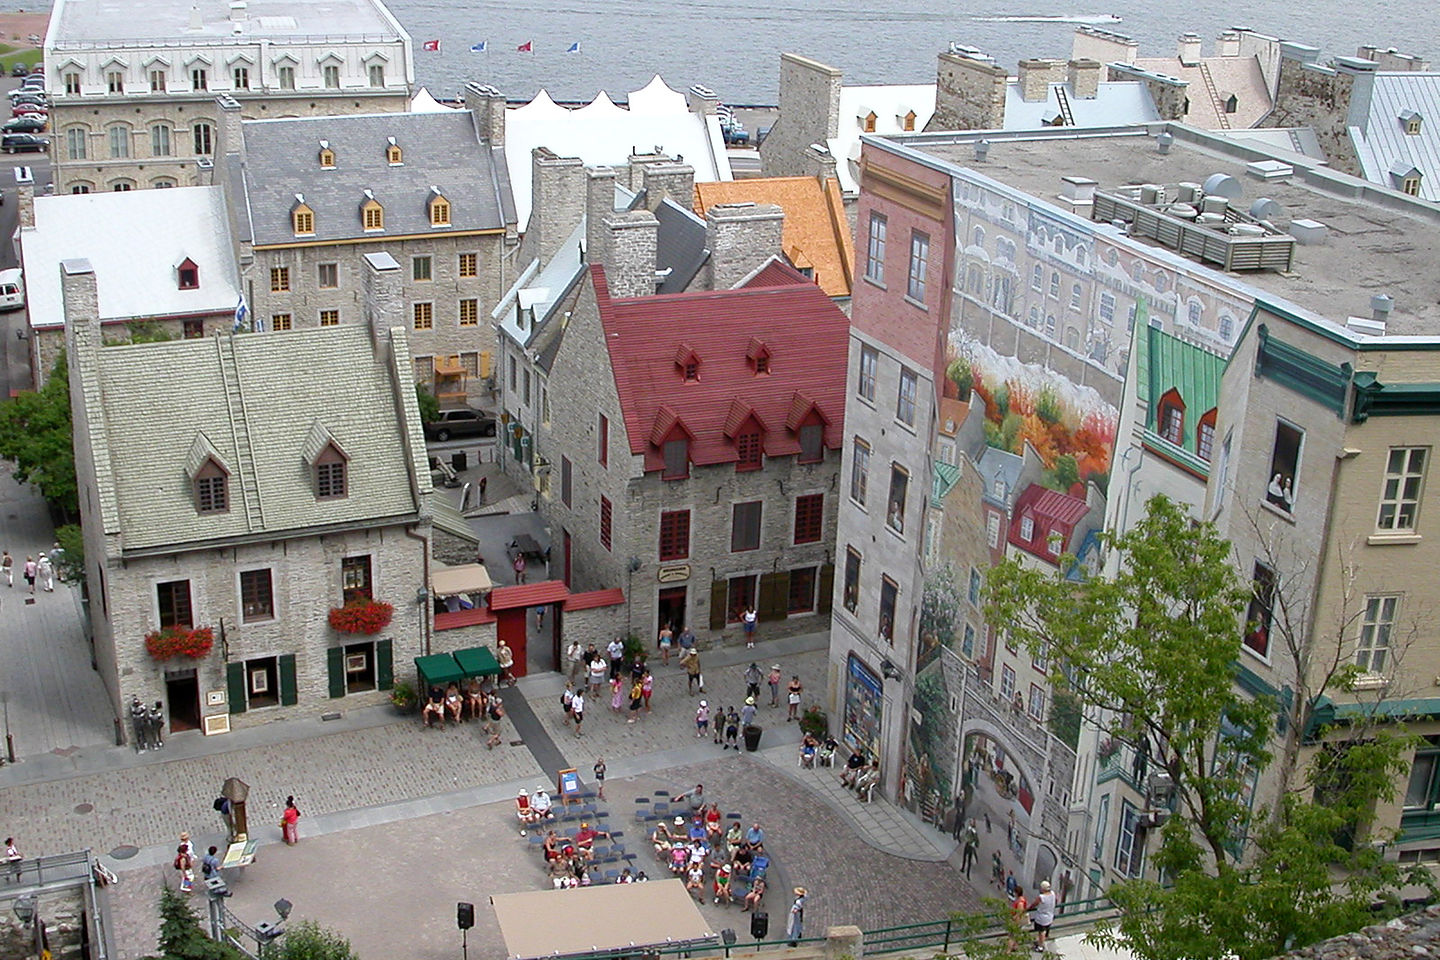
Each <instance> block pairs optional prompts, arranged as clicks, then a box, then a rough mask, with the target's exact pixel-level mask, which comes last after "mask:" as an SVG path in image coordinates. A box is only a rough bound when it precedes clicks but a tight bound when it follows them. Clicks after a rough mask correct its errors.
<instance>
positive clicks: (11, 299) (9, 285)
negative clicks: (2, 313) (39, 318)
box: [0, 267, 25, 310]
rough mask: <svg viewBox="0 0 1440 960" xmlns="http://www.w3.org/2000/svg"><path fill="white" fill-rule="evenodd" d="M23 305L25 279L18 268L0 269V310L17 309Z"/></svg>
mask: <svg viewBox="0 0 1440 960" xmlns="http://www.w3.org/2000/svg"><path fill="white" fill-rule="evenodd" d="M23 306H25V280H24V278H23V277H22V276H21V274H20V268H19V267H14V268H12V269H9V270H0V310H18V309H20V308H21V307H23Z"/></svg>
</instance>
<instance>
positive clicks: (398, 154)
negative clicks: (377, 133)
mask: <svg viewBox="0 0 1440 960" xmlns="http://www.w3.org/2000/svg"><path fill="white" fill-rule="evenodd" d="M385 162H386V163H388V164H390V166H392V167H398V166H399V165H400V164H402V163H404V162H405V152H404V151H403V150H401V149H400V144H398V143H396V142H395V138H394V137H390V138H389V145H388V146H386V147H385Z"/></svg>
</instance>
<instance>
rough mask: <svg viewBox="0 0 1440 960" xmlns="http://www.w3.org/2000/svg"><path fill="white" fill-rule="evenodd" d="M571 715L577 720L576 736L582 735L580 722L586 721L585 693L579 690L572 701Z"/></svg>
mask: <svg viewBox="0 0 1440 960" xmlns="http://www.w3.org/2000/svg"><path fill="white" fill-rule="evenodd" d="M570 717H571V718H572V719H573V720H574V721H575V736H576V737H579V736H580V724H582V723H584V722H585V694H583V693H579V692H577V693H576V694H575V699H573V700H571V701H570Z"/></svg>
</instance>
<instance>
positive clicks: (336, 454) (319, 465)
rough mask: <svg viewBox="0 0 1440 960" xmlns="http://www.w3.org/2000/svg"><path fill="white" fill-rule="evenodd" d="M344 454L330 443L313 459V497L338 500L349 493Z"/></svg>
mask: <svg viewBox="0 0 1440 960" xmlns="http://www.w3.org/2000/svg"><path fill="white" fill-rule="evenodd" d="M346 466H347V462H346V460H345V454H343V453H341V452H340V450H339V449H338V448H337V447H336V446H335V445H334V444H333V443H332V444H329V445H328V446H326V447H325V451H324V452H323V453H321V454H320V456H319V457H317V458H316V460H315V498H316V499H317V500H339V499H341V498H343V497H344V496H346V495H347V494H348V493H349V490H350V488H349V485H348V483H347V481H348V479H349V478H348V477H347V476H346Z"/></svg>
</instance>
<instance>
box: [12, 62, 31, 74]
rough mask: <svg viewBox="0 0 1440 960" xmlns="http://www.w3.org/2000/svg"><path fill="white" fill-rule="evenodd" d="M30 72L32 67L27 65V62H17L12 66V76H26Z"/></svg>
mask: <svg viewBox="0 0 1440 960" xmlns="http://www.w3.org/2000/svg"><path fill="white" fill-rule="evenodd" d="M29 73H30V68H29V67H27V66H25V64H23V63H17V64H15V66H13V67H11V68H10V76H12V77H24V76H27V75H28V74H29Z"/></svg>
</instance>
